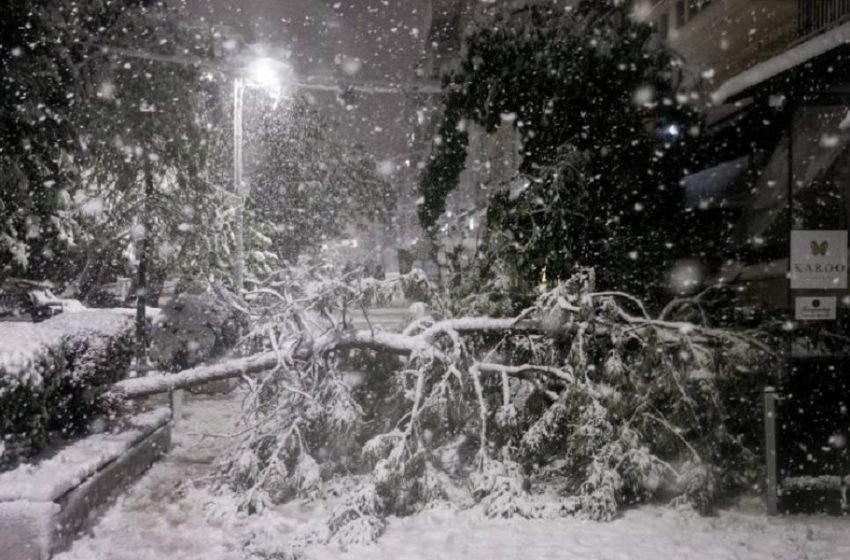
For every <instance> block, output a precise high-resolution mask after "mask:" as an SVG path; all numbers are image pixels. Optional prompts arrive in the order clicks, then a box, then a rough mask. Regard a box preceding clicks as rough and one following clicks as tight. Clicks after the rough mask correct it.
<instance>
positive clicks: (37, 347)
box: [0, 309, 132, 375]
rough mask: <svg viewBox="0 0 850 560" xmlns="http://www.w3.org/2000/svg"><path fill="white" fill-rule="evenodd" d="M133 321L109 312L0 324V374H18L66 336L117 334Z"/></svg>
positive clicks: (91, 311)
mask: <svg viewBox="0 0 850 560" xmlns="http://www.w3.org/2000/svg"><path fill="white" fill-rule="evenodd" d="M131 324H132V319H131V318H130V317H129V316H127V315H124V314H121V313H116V312H114V311H112V310H110V309H88V310H84V311H79V312H76V313H62V314H60V315H57V316H55V317H51V318H50V319H48V320H47V321H44V322H41V323H27V322H0V375H6V374H12V375H15V374H19V373H21V372H22V371H24V370H26V369H27V368H29V367H30V366H31V365H32V364H34V363H35V362H36V361H37V360H38V359H39V358H41V357H42V356H43V355H44V354H45V353H47V352H49V351H50V350H51V349H53V348H55V347H57V346H58V345H60V344H61V343H62V340H63V339H64V338H65V337H67V336H72V335H74V334H77V333H81V332H91V331H94V332H98V333H101V334H104V335H107V336H109V335H116V334H118V333H120V332H121V331H122V330H124V329H127V328H129V326H130V325H131Z"/></svg>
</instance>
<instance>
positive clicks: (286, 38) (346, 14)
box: [184, 0, 434, 190]
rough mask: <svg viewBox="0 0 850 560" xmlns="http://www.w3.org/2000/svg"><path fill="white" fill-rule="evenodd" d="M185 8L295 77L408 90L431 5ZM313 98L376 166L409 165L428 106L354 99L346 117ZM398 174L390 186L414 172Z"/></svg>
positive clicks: (343, 0)
mask: <svg viewBox="0 0 850 560" xmlns="http://www.w3.org/2000/svg"><path fill="white" fill-rule="evenodd" d="M184 2H185V4H186V9H187V10H188V12H189V13H191V14H192V15H194V16H196V17H202V18H203V19H204V20H206V21H209V22H210V23H212V24H225V25H228V26H230V27H232V28H234V29H235V30H237V31H238V32H239V33H240V34H242V35H243V37H244V38H245V40H246V41H248V42H250V43H262V44H267V45H269V46H271V47H272V48H273V49H283V50H286V51H289V52H290V62H291V64H292V65H293V67H294V68H295V70H296V72H297V74H298V75H299V77H302V78H306V77H316V78H323V79H325V80H328V81H333V79H334V78H336V77H348V78H351V77H353V78H355V79H358V80H365V81H389V82H403V83H408V82H411V81H414V80H416V66H417V63H419V62H421V61H422V60H423V57H424V55H425V52H426V39H427V37H428V25H429V18H430V14H429V12H430V4H431V2H430V0H184ZM355 68H356V69H357V71H356V72H355V73H353V74H352V73H351V71H352V70H353V69H355ZM315 95H316V97H317V98H318V101H319V103H320V104H321V105H322V106H323V107H325V108H326V109H327V110H328V111H332V112H333V114H334V116H335V118H336V119H338V122H339V123H340V133H341V134H345V135H348V136H349V139H350V140H351V141H353V142H357V143H360V144H362V145H363V146H364V147H365V148H366V149H367V150H369V151H370V152H371V153H373V154H374V155H375V157H376V158H377V159H378V160H379V161H383V162H385V163H386V162H388V161H390V160H391V161H392V162H393V165H394V166H396V167H395V168H396V169H398V166H402V165H405V161H408V162H409V163H410V165H413V166H415V163H416V161H415V158H414V157H411V156H412V152H411V146H410V144H409V135H410V133H411V132H412V131H413V123H414V122H415V120H416V109H417V108H418V107H419V106H420V105H422V104H427V103H428V102H429V100H423V99H418V100H413V99H411V98H410V97H409V96H405V95H402V94H395V95H393V94H358V96H357V103H356V106H355V107H354V109H352V110H345V109H344V108H343V107H342V106H340V105H339V104H338V103H336V100H335V98H336V96H335V94H332V93H324V94H322V93H319V94H315ZM430 101H434V99H433V98H432V99H431V100H430ZM410 171H413V168H411V169H410ZM402 175H403V176H404V177H406V178H405V179H402V177H401V176H397V177H396V179H397V180H404V181H406V182H408V181H410V180H411V178H412V177H413V176H415V172H413V173H410V172H408V173H403V174H402ZM409 187H410V185H408V186H407V187H404V186H402V187H401V188H402V189H405V190H406V189H408V188H409Z"/></svg>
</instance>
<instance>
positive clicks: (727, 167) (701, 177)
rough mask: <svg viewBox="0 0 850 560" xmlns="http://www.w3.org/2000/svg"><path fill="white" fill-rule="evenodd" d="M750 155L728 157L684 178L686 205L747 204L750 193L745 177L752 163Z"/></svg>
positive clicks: (730, 205)
mask: <svg viewBox="0 0 850 560" xmlns="http://www.w3.org/2000/svg"><path fill="white" fill-rule="evenodd" d="M749 160H750V158H749V156H743V157H739V158H737V159H733V160H731V161H726V162H723V163H721V164H720V165H716V166H714V167H710V168H708V169H704V170H702V171H699V172H697V173H693V174H691V175H688V176H687V177H685V178H684V179H682V187H683V188H684V190H685V206H686V207H688V208H696V207H699V208H703V209H704V208H708V207H723V208H734V207H741V206H744V205H745V204H746V203H747V201H748V199H749V198H750V193H749V191H748V190H747V189H746V185H743V188H741V185H742V184H743V183H745V181H742V180H741V179H742V178H743V175H744V174H745V173H746V171H747V167H748V166H749Z"/></svg>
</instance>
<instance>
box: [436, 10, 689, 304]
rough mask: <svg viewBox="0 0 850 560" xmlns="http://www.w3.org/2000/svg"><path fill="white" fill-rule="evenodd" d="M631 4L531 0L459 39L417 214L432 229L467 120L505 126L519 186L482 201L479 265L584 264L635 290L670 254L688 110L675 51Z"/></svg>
mask: <svg viewBox="0 0 850 560" xmlns="http://www.w3.org/2000/svg"><path fill="white" fill-rule="evenodd" d="M629 9H630V8H629V7H628V3H624V2H617V1H613V0H585V1H583V2H581V3H580V4H579V5H578V6H577V7H576V8H572V7H563V6H561V5H560V4H556V3H539V4H535V5H533V6H531V7H529V8H527V9H526V10H525V11H523V12H521V13H519V14H517V13H512V14H507V13H501V14H499V15H497V16H496V17H495V19H494V20H493V21H491V22H489V24H488V25H486V26H482V27H480V28H479V29H477V30H475V31H474V32H472V33H471V34H470V35H469V36H468V37H467V38H466V43H465V50H464V55H463V59H462V61H461V64H460V67H459V70H458V71H457V72H456V73H455V74H454V75H452V76H449V77H448V78H447V79H446V87H445V95H444V103H445V107H444V112H443V122H442V123H441V125H440V128H439V133H438V135H437V139H436V141H435V145H434V150H433V154H432V157H431V159H430V161H429V162H428V165H427V166H426V168H425V170H424V173H423V176H422V178H421V184H420V190H421V193H422V195H423V197H424V204H423V205H422V206H421V207H420V221H421V223H422V224H423V226H424V227H425V228H426V229H429V230H431V231H434V227H435V224H436V221H437V219H438V218H439V216H440V214H441V213H442V212H443V210H444V205H445V198H446V195H447V194H448V192H450V191H451V190H453V189H454V188H456V186H457V182H458V175H459V173H460V171H462V169H463V165H464V159H465V157H466V148H467V144H468V138H467V134H468V128H469V127H470V126H471V125H472V124H473V123H474V124H475V125H479V126H481V127H483V128H484V129H485V130H486V131H488V132H493V131H495V130H496V129H498V128H499V127H502V126H512V127H514V128H515V129H516V130H517V132H518V135H519V138H520V140H521V148H520V149H521V154H520V155H521V165H520V170H519V171H520V174H521V175H522V176H523V177H524V178H525V184H526V185H527V186H526V187H525V188H524V190H522V189H514V190H513V192H509V191H508V190H507V189H502V190H500V191H499V192H497V194H495V195H494V196H493V198H492V199H491V201H490V204H489V208H488V215H487V220H488V231H489V239H488V240H487V241H488V243H489V248H490V251H489V260H486V261H485V262H483V263H482V267H483V272H484V273H485V274H488V273H489V268H490V266H491V265H492V264H493V262H492V261H493V259H494V258H495V256H496V255H497V256H498V257H499V258H500V259H501V260H502V261H507V262H509V263H511V264H512V266H513V269H514V271H515V273H516V274H517V275H518V276H519V277H521V278H522V279H523V280H525V281H527V282H528V283H530V284H534V285H536V284H537V283H539V282H540V281H541V280H542V279H544V278H545V279H548V280H557V279H564V278H567V277H569V276H570V274H571V273H572V272H573V271H574V270H575V268H576V266H579V265H581V266H594V267H598V269H599V283H600V285H601V286H603V287H606V288H610V287H615V286H616V287H618V288H621V289H628V290H631V291H635V292H637V293H646V289H647V286H648V284H650V283H651V282H653V281H657V280H658V279H659V276H660V274H659V273H662V272H664V268H665V265H666V264H667V263H669V262H671V261H672V258H673V257H674V256H675V255H676V254H677V253H678V251H679V249H680V247H678V245H679V237H680V235H681V231H682V224H683V222H682V220H680V219H679V218H680V217H682V216H683V215H682V214H681V211H682V206H681V199H680V194H679V189H678V181H679V179H680V176H681V169H682V161H683V158H684V156H685V151H686V148H687V147H688V145H689V143H690V140H691V139H690V138H689V136H690V135H691V134H696V133H697V130H698V129H697V128H696V127H695V124H696V119H695V115H694V112H693V111H692V109H691V108H690V107H689V106H688V105H687V102H688V98H687V96H686V95H684V94H682V93H680V92H678V91H677V88H678V77H679V64H678V62H677V60H676V59H675V58H674V57H672V56H671V54H670V53H669V52H668V51H666V50H665V49H664V48H663V46H662V45H661V44H660V42H659V39H658V38H657V37H656V36H654V35H653V33H652V29H651V27H649V26H648V25H646V24H643V23H638V22H636V21H635V20H634V19H632V17H631V16H630V13H629Z"/></svg>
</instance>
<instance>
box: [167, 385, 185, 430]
mask: <svg viewBox="0 0 850 560" xmlns="http://www.w3.org/2000/svg"><path fill="white" fill-rule="evenodd" d="M168 396H169V399H170V401H171V423H172V425H174V426H176V425H177V424H178V423H179V422H180V421H181V420H182V419H183V389H175V390H174V391H171V392H170V393H169V394H168Z"/></svg>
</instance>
